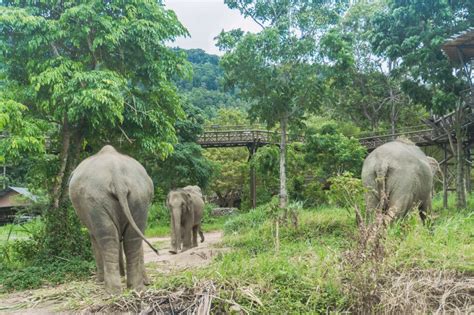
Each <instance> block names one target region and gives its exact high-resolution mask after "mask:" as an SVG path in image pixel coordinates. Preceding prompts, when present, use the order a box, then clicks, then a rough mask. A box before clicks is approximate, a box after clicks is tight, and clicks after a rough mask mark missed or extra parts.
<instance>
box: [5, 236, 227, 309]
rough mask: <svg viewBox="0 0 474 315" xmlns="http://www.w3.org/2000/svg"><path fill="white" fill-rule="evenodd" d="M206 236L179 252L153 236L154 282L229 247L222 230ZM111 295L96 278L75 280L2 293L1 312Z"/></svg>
mask: <svg viewBox="0 0 474 315" xmlns="http://www.w3.org/2000/svg"><path fill="white" fill-rule="evenodd" d="M204 236H205V241H204V243H200V244H199V246H198V247H197V248H193V249H190V250H188V251H186V252H183V253H179V254H177V255H172V254H170V253H169V252H168V250H169V248H170V238H169V237H155V238H149V239H148V240H149V241H150V242H151V243H152V244H154V245H155V244H156V245H157V247H158V248H159V252H160V255H159V256H158V255H156V254H155V253H154V252H153V251H152V250H151V249H150V248H149V247H148V246H147V245H146V244H144V251H145V265H146V269H147V272H148V275H149V276H150V278H151V280H152V282H153V278H154V276H156V275H160V274H163V273H165V274H166V273H173V272H178V271H181V270H185V269H194V268H200V267H203V266H206V265H208V264H210V263H211V262H212V259H213V258H214V257H215V256H216V255H217V254H218V253H220V252H223V251H224V250H225V249H224V248H219V247H218V245H219V242H220V241H221V239H222V232H220V231H218V232H209V233H205V234H204ZM109 299H110V297H108V296H107V295H105V294H104V290H103V286H102V285H97V284H96V283H95V281H94V280H93V279H89V280H86V281H74V282H70V283H65V284H62V285H59V286H56V287H46V288H40V289H36V290H27V291H21V292H15V293H11V294H5V295H0V314H4V313H9V314H53V313H58V312H61V313H62V312H68V310H69V312H78V310H80V309H84V308H86V307H87V306H90V305H92V304H94V303H96V302H97V301H98V300H101V301H106V300H109Z"/></svg>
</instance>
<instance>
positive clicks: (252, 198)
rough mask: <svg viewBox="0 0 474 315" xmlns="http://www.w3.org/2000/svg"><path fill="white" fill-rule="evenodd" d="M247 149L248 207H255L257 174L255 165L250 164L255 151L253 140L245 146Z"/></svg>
mask: <svg viewBox="0 0 474 315" xmlns="http://www.w3.org/2000/svg"><path fill="white" fill-rule="evenodd" d="M247 148H248V149H249V160H248V161H249V163H250V207H251V208H252V209H255V208H256V207H257V174H256V171H255V166H253V164H252V159H253V156H254V155H255V153H256V152H257V144H256V143H255V142H254V143H252V144H251V145H249V146H248V147H247Z"/></svg>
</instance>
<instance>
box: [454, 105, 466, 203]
mask: <svg viewBox="0 0 474 315" xmlns="http://www.w3.org/2000/svg"><path fill="white" fill-rule="evenodd" d="M461 111H462V110H461ZM460 116H462V114H460V115H458V117H456V118H461V117H460ZM455 124H456V127H455V132H456V206H457V208H458V209H465V208H466V185H465V180H464V175H465V174H464V149H463V139H464V135H463V132H462V129H461V120H460V119H456V122H455Z"/></svg>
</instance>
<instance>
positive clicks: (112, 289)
mask: <svg viewBox="0 0 474 315" xmlns="http://www.w3.org/2000/svg"><path fill="white" fill-rule="evenodd" d="M105 291H107V293H108V294H110V295H119V294H121V293H122V290H121V288H120V286H106V287H105Z"/></svg>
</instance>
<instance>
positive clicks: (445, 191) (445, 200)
mask: <svg viewBox="0 0 474 315" xmlns="http://www.w3.org/2000/svg"><path fill="white" fill-rule="evenodd" d="M443 150H444V163H443V209H447V208H448V148H447V145H446V144H444V145H443Z"/></svg>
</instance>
